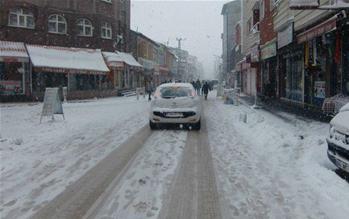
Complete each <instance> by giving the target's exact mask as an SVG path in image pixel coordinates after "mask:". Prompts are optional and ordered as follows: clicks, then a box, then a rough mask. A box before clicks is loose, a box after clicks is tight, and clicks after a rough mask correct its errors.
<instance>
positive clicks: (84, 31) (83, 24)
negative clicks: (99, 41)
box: [77, 19, 93, 36]
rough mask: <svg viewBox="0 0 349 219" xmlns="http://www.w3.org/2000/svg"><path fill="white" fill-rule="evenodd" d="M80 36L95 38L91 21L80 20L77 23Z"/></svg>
mask: <svg viewBox="0 0 349 219" xmlns="http://www.w3.org/2000/svg"><path fill="white" fill-rule="evenodd" d="M77 26H78V30H79V36H93V26H92V23H91V21H89V20H87V19H80V20H78V22H77Z"/></svg>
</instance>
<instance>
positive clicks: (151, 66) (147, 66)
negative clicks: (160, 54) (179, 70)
mask: <svg viewBox="0 0 349 219" xmlns="http://www.w3.org/2000/svg"><path fill="white" fill-rule="evenodd" d="M138 61H139V62H140V63H141V65H143V67H144V68H145V69H146V70H152V69H154V62H153V61H151V60H148V59H144V58H139V60H138Z"/></svg>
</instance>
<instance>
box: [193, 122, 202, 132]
mask: <svg viewBox="0 0 349 219" xmlns="http://www.w3.org/2000/svg"><path fill="white" fill-rule="evenodd" d="M193 128H194V129H195V130H200V129H201V120H199V121H198V122H197V123H195V124H194V127H193Z"/></svg>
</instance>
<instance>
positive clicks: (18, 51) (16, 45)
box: [0, 41, 29, 62]
mask: <svg viewBox="0 0 349 219" xmlns="http://www.w3.org/2000/svg"><path fill="white" fill-rule="evenodd" d="M0 61H1V62H29V56H28V53H27V50H26V49H25V45H24V43H21V42H10V41H0Z"/></svg>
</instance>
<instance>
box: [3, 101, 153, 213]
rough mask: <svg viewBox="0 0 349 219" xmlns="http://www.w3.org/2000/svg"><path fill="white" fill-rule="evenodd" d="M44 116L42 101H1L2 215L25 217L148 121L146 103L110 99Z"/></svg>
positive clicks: (91, 102) (74, 104) (67, 105)
mask: <svg viewBox="0 0 349 219" xmlns="http://www.w3.org/2000/svg"><path fill="white" fill-rule="evenodd" d="M63 108H64V113H65V118H66V120H65V121H64V120H63V119H62V117H61V116H60V115H56V116H55V117H56V121H54V122H51V121H47V120H45V119H46V118H45V119H44V120H43V123H42V124H39V121H40V113H41V109H42V104H34V105H33V104H23V105H19V104H15V105H12V104H10V105H1V132H0V133H1V135H0V137H1V138H0V156H1V162H0V171H1V187H0V192H1V202H0V211H1V215H3V216H4V217H5V218H28V216H29V215H31V214H32V213H33V212H34V211H36V210H37V209H38V208H39V207H40V206H42V205H43V204H45V203H47V202H49V201H50V200H52V199H53V198H54V197H55V196H56V195H57V194H59V193H60V192H62V191H63V190H64V188H65V187H66V186H68V185H69V184H70V183H73V182H74V181H76V180H77V179H79V178H80V177H81V176H82V175H83V174H84V173H86V172H87V171H88V170H89V169H90V168H92V167H93V166H94V165H95V164H96V163H97V162H98V161H100V160H102V159H103V158H104V157H105V156H106V155H108V154H109V153H110V152H111V151H112V150H114V149H116V148H117V147H118V146H119V145H120V144H121V143H123V142H124V141H125V140H126V139H127V138H129V137H130V136H132V135H133V134H134V133H136V132H137V131H138V130H139V129H140V128H141V127H142V126H144V125H146V124H147V122H148V117H147V115H148V110H149V103H148V102H147V101H146V100H143V99H141V100H140V101H137V100H136V98H134V97H133V98H108V99H102V100H90V101H84V102H74V103H67V104H64V105H63Z"/></svg>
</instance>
